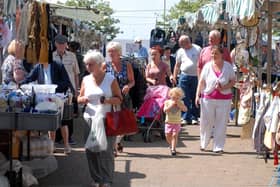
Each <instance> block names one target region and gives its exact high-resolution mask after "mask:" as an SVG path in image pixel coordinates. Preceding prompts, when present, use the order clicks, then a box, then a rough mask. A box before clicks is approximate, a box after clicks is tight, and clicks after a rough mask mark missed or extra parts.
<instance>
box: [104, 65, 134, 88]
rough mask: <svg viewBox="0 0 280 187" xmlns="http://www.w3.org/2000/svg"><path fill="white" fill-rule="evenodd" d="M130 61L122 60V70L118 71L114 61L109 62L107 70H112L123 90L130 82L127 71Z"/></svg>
mask: <svg viewBox="0 0 280 187" xmlns="http://www.w3.org/2000/svg"><path fill="white" fill-rule="evenodd" d="M127 63H129V62H128V61H124V60H121V71H120V72H116V71H115V70H114V68H113V66H112V62H108V63H107V68H106V72H110V73H111V74H112V75H114V77H115V78H116V79H117V81H118V83H119V86H120V89H121V90H122V89H123V87H124V86H125V85H127V84H128V82H129V80H128V73H127Z"/></svg>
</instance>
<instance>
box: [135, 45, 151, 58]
mask: <svg viewBox="0 0 280 187" xmlns="http://www.w3.org/2000/svg"><path fill="white" fill-rule="evenodd" d="M148 56H149V54H148V51H147V49H146V48H145V47H143V46H141V47H140V49H139V51H138V53H137V57H144V58H148Z"/></svg>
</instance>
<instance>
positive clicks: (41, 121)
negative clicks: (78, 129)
mask: <svg viewBox="0 0 280 187" xmlns="http://www.w3.org/2000/svg"><path fill="white" fill-rule="evenodd" d="M60 119H61V113H60V112H56V113H54V114H46V113H23V112H19V113H17V112H0V121H1V125H0V131H1V130H8V131H9V156H8V159H9V162H10V163H9V171H8V172H7V177H8V179H9V182H10V186H11V187H21V186H22V170H20V172H19V173H18V174H17V173H16V172H15V171H13V155H12V150H13V131H14V130H27V131H28V132H29V131H30V130H39V131H43V130H46V131H55V130H56V129H58V128H59V126H60ZM27 136H28V141H27V150H28V156H27V157H28V159H30V133H28V135H27Z"/></svg>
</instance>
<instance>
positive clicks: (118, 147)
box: [117, 143, 123, 153]
mask: <svg viewBox="0 0 280 187" xmlns="http://www.w3.org/2000/svg"><path fill="white" fill-rule="evenodd" d="M117 150H118V152H119V153H122V152H123V146H122V144H121V143H118V144H117Z"/></svg>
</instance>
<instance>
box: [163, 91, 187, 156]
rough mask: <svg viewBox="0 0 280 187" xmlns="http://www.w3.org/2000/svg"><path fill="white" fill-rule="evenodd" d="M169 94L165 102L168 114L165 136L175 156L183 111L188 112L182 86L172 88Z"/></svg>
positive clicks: (165, 110) (164, 109)
mask: <svg viewBox="0 0 280 187" xmlns="http://www.w3.org/2000/svg"><path fill="white" fill-rule="evenodd" d="M168 95H169V99H168V100H166V101H165V102H164V108H163V111H164V112H165V114H166V118H165V136H166V141H167V143H168V144H169V148H170V151H171V155H172V156H175V155H176V145H177V140H178V134H179V132H180V130H181V112H182V111H183V112H186V111H187V107H186V106H185V104H184V102H183V101H182V98H183V97H184V92H183V90H182V89H181V88H178V87H175V88H171V89H170V91H169V93H168Z"/></svg>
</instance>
